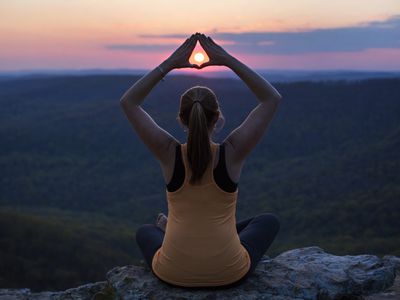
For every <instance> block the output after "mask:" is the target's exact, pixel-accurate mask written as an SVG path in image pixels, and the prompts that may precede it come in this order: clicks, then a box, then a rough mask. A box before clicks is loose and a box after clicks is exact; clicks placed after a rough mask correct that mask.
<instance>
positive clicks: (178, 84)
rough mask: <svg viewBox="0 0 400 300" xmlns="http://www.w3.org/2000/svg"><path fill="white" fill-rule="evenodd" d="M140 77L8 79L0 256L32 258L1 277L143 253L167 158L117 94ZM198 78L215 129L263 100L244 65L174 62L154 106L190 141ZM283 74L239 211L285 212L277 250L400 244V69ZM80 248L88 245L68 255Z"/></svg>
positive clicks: (68, 275) (64, 272)
mask: <svg viewBox="0 0 400 300" xmlns="http://www.w3.org/2000/svg"><path fill="white" fill-rule="evenodd" d="M138 78H139V77H134V76H133V77H132V76H122V75H121V76H109V75H104V76H57V77H40V78H25V79H24V78H19V79H10V80H2V81H0V144H1V147H0V170H1V176H0V223H1V224H0V269H1V268H6V267H7V268H9V267H10V264H13V263H14V265H15V264H17V265H18V266H20V268H14V272H15V274H12V276H11V275H10V277H7V278H6V277H3V278H0V285H1V287H12V286H20V287H31V288H37V289H42V288H57V289H61V288H67V287H69V286H74V285H77V284H80V283H83V282H89V281H95V280H99V279H101V278H103V277H104V273H103V272H105V271H106V270H108V269H110V268H111V267H112V266H113V265H115V264H120V265H122V264H128V263H137V262H138V260H139V259H141V257H140V256H139V252H138V249H137V248H136V245H135V243H134V239H133V236H134V231H135V228H136V226H138V225H139V224H142V223H153V222H154V220H155V217H156V215H157V213H158V212H160V211H163V212H164V213H167V205H166V202H165V183H164V180H163V177H162V173H161V169H160V166H159V164H158V162H157V161H156V160H155V158H154V157H153V156H152V154H151V153H150V151H149V150H148V149H147V148H146V147H145V146H144V144H143V143H142V142H141V140H139V139H138V137H137V135H136V133H135V132H134V131H133V130H132V128H131V126H130V124H129V123H128V121H127V119H126V118H125V116H124V115H123V113H122V110H121V108H120V105H119V99H120V98H121V96H122V95H123V93H124V92H125V91H126V90H127V89H128V88H129V87H130V86H131V85H132V84H133V83H134V82H135V81H136V80H137V79H138ZM267 79H268V77H267ZM193 85H206V86H209V87H211V88H212V89H213V90H214V91H215V92H216V94H217V96H218V97H219V101H220V105H221V110H222V113H223V114H224V116H225V119H226V122H225V126H224V128H223V129H222V130H221V131H220V132H218V133H217V134H216V135H215V136H214V140H215V141H216V142H220V141H222V140H223V139H224V138H225V137H226V135H227V134H228V133H229V132H230V131H231V130H233V129H234V128H235V127H237V126H239V125H240V123H241V122H242V121H243V120H244V119H245V117H246V116H247V114H248V113H249V112H250V111H251V110H252V109H253V108H254V107H255V106H256V105H257V103H258V101H257V99H256V98H255V96H254V95H253V94H252V93H251V91H250V90H249V88H248V87H247V86H246V85H245V84H244V83H243V82H241V81H237V80H235V79H224V78H219V79H218V78H214V79H206V78H200V77H188V76H167V78H166V80H165V81H162V82H160V83H159V84H158V85H157V86H156V87H155V88H154V89H153V91H152V92H151V93H150V95H149V96H148V97H147V98H146V100H145V101H144V103H143V105H142V106H143V108H144V109H145V110H146V111H147V112H148V113H149V114H150V115H151V116H152V117H153V118H154V119H155V121H156V122H157V123H158V124H159V125H160V126H162V127H163V128H164V129H166V130H167V131H169V132H170V133H171V134H173V135H174V136H175V137H176V138H177V139H179V140H180V141H181V142H185V133H184V132H183V130H182V128H181V127H180V126H179V124H178V122H177V121H176V117H177V114H178V107H179V97H180V95H181V94H182V93H183V92H184V91H185V90H186V89H187V88H189V87H191V86H193ZM275 86H276V88H277V89H278V90H279V91H280V92H281V94H282V95H283V100H282V103H281V105H280V107H279V109H278V111H277V114H276V116H275V117H274V119H273V121H272V123H271V125H270V127H269V128H268V131H267V133H266V134H265V136H264V139H263V140H262V141H260V143H259V144H257V146H256V148H255V149H254V150H253V151H252V152H251V154H250V156H249V158H248V159H247V161H246V164H245V166H244V168H243V171H242V174H241V179H240V182H239V199H238V212H237V219H241V218H245V217H249V216H251V215H255V214H258V213H260V212H274V213H276V214H278V215H279V216H280V218H281V223H282V224H281V232H280V235H279V236H278V239H277V240H276V242H275V243H274V244H273V247H272V248H271V249H270V250H269V253H268V254H270V255H275V254H278V253H280V252H281V251H283V250H287V249H290V248H294V247H302V246H307V245H319V246H321V247H322V248H324V249H326V250H327V251H329V252H333V253H337V254H346V253H366V252H371V253H374V254H378V255H380V254H388V253H393V254H396V255H399V254H400V247H399V245H400V237H399V235H398V232H399V229H400V221H399V220H400V203H399V201H398V199H399V198H400V188H399V187H400V172H399V170H400V154H399V153H400V151H399V150H400V123H399V120H400V103H399V99H400V79H370V80H365V81H349V82H348V81H325V82H324V81H321V82H306V81H304V82H293V83H277V84H275ZM218 125H221V123H219V124H218ZM218 125H217V127H218ZM130 238H132V239H131V240H130ZM60 243H65V247H62V248H61V247H55V245H58V244H60ZM74 251H79V253H81V255H83V257H86V258H87V259H83V260H82V259H76V260H74V259H71V260H68V263H67V261H65V260H64V259H63V258H64V257H67V256H69V255H71V253H75V252H74ZM69 257H70V256H69ZM74 261H75V263H74ZM85 262H86V263H87V265H86V266H85ZM100 262H101V263H100ZM54 268H57V269H58V270H59V272H58V273H56V274H54V273H53V274H52V273H51V270H54ZM88 268H89V269H90V272H89V271H87V270H88ZM27 269H29V270H31V271H32V274H30V275H29V276H25V277H24V276H22V275H21V274H26V270H27ZM85 270H86V271H85ZM24 272H25V273H24ZM46 276H49V278H53V279H54V280H47V281H43V280H41V279H43V277H46ZM52 276H53V277H52ZM57 276H58V277H57ZM57 278H59V280H57ZM18 280H20V281H18ZM43 282H47V284H48V285H47V286H43Z"/></svg>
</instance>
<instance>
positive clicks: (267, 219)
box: [257, 213, 281, 233]
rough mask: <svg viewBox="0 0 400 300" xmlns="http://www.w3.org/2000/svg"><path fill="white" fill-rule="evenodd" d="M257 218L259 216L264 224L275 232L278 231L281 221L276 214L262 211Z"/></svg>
mask: <svg viewBox="0 0 400 300" xmlns="http://www.w3.org/2000/svg"><path fill="white" fill-rule="evenodd" d="M257 218H260V220H261V222H263V223H265V226H268V227H269V228H271V229H272V230H273V231H275V232H276V233H277V232H278V231H279V228H280V224H281V222H280V219H279V218H278V216H277V215H276V214H273V213H262V214H259V215H258V216H257Z"/></svg>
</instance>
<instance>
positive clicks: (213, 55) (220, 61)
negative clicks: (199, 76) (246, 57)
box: [197, 33, 232, 69]
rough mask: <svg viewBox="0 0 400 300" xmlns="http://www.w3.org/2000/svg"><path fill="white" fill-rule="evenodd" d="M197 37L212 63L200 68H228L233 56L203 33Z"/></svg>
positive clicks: (202, 65) (209, 62)
mask: <svg viewBox="0 0 400 300" xmlns="http://www.w3.org/2000/svg"><path fill="white" fill-rule="evenodd" d="M197 36H198V39H199V42H200V44H201V46H202V47H203V49H204V51H206V53H207V55H208V57H209V58H210V61H208V62H206V63H204V64H201V65H200V67H199V68H200V69H202V68H204V67H207V66H226V65H227V63H228V62H229V60H230V59H231V58H232V56H231V55H230V54H228V52H226V51H225V50H224V49H223V48H222V47H221V46H219V45H217V44H216V43H215V42H214V41H213V39H212V38H210V37H206V36H205V35H204V34H202V33H198V34H197Z"/></svg>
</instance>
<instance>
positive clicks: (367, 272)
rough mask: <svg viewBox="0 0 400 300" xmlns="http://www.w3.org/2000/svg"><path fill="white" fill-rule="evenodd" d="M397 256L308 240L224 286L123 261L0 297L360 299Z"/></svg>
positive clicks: (391, 271) (387, 281)
mask: <svg viewBox="0 0 400 300" xmlns="http://www.w3.org/2000/svg"><path fill="white" fill-rule="evenodd" d="M399 261H400V258H398V257H396V256H390V255H387V256H385V257H384V258H379V257H377V256H375V255H354V256H352V255H345V256H337V255H332V254H329V253H326V252H324V251H323V250H322V249H321V248H319V247H316V246H314V247H306V248H300V249H294V250H289V251H286V252H284V253H282V254H280V255H278V256H276V257H275V258H270V257H268V256H264V257H263V259H262V260H261V261H260V263H259V264H258V266H257V268H256V271H255V272H254V273H253V274H252V275H251V276H250V277H249V278H248V279H247V281H245V282H244V283H242V284H241V285H240V286H238V287H234V288H230V289H219V288H212V287H210V288H179V287H172V286H170V285H168V284H166V283H164V282H161V281H160V280H158V279H157V278H156V277H154V275H153V274H152V273H151V272H150V271H149V269H148V268H144V267H140V266H124V267H116V268H114V269H112V270H111V271H109V272H108V273H107V275H106V277H107V281H105V282H99V283H95V284H87V285H83V286H81V287H78V288H75V289H69V290H66V291H64V292H42V293H31V292H30V291H29V290H27V289H23V290H0V299H27V300H28V299H29V300H31V299H95V300H101V299H103V300H105V299H124V300H125V299H126V300H133V299H238V300H239V299H246V300H247V299H275V300H289V299H290V300H294V299H298V300H299V299H319V300H321V299H322V300H323V299H364V298H363V297H364V296H366V295H374V294H375V293H379V292H382V291H385V290H387V288H389V287H391V286H392V285H393V282H394V279H395V277H396V268H397V269H398V268H399ZM397 296H398V295H397ZM368 299H375V298H368ZM377 299H378V298H377ZM393 299H394V298H393Z"/></svg>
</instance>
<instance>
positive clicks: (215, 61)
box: [199, 34, 282, 164]
mask: <svg viewBox="0 0 400 300" xmlns="http://www.w3.org/2000/svg"><path fill="white" fill-rule="evenodd" d="M199 41H200V44H201V45H202V47H203V48H204V50H205V51H206V52H207V54H208V55H209V57H210V61H209V62H208V63H205V64H203V65H201V66H200V67H204V66H207V65H220V66H226V67H228V68H230V69H231V70H232V71H234V72H235V73H236V74H237V75H238V76H239V77H240V79H242V80H243V82H244V83H245V84H246V85H247V86H248V87H249V88H250V90H251V91H252V92H253V93H254V94H255V96H256V97H257V99H258V100H259V101H260V103H259V104H258V105H257V106H256V107H255V108H254V109H253V110H252V111H251V112H250V113H249V115H248V116H247V118H246V119H245V120H244V121H243V123H242V124H241V125H240V126H239V127H237V128H236V129H234V130H233V131H232V132H231V133H230V134H229V135H228V136H227V137H226V139H225V140H224V142H225V141H226V142H227V143H228V144H230V146H231V148H232V149H231V151H230V152H231V155H230V157H231V162H232V163H237V164H242V163H243V161H244V160H245V158H246V157H247V156H248V154H249V153H250V152H251V150H252V149H253V148H254V147H255V146H256V145H257V143H258V142H259V141H260V140H261V138H262V137H263V135H264V133H265V132H266V130H267V128H268V125H269V124H270V122H271V120H272V118H273V116H274V115H275V112H276V110H277V108H278V105H279V103H280V102H281V99H282V96H281V94H280V93H279V92H278V91H277V90H276V89H275V88H274V87H273V86H272V85H271V84H270V83H269V82H268V81H267V80H266V79H264V78H263V77H262V76H260V75H259V74H258V73H257V72H255V71H253V70H252V69H250V68H249V67H248V66H246V65H245V64H243V63H242V62H240V61H239V60H238V59H236V58H235V57H233V56H232V55H230V54H228V53H227V52H226V51H225V50H224V49H223V48H222V47H221V46H219V45H217V44H216V43H215V42H214V41H213V40H212V39H211V38H210V37H208V38H207V37H206V36H205V35H203V34H200V35H199Z"/></svg>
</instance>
